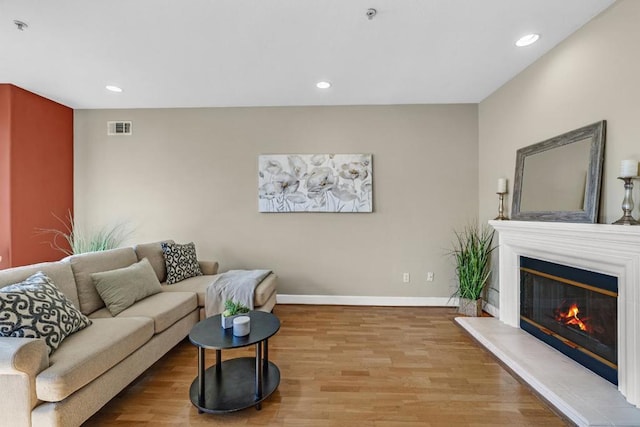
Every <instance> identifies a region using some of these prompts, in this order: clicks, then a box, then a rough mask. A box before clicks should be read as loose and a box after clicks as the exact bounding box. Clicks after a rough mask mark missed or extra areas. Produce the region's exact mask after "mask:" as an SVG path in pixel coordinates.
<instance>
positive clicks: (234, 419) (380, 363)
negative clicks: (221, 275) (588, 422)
mask: <svg viewBox="0 0 640 427" xmlns="http://www.w3.org/2000/svg"><path fill="white" fill-rule="evenodd" d="M274 313H275V314H276V315H277V316H278V317H279V318H280V320H281V322H282V326H281V329H280V331H279V332H278V334H277V335H275V336H274V337H273V338H272V339H271V340H270V341H269V353H270V359H271V360H272V361H274V362H275V363H276V364H277V365H278V367H279V368H280V372H281V375H282V381H281V383H280V386H279V387H278V390H276V392H275V393H274V394H273V395H272V396H271V397H270V398H269V399H267V400H266V401H265V402H264V403H263V405H262V410H261V411H256V410H255V409H253V408H250V409H247V410H244V411H239V412H235V413H232V414H227V415H210V414H198V412H197V410H196V409H195V408H194V407H193V405H192V404H191V402H190V400H189V396H188V390H189V386H190V384H191V382H192V381H193V379H194V378H195V376H196V373H197V367H196V361H197V357H196V348H195V347H194V346H193V345H191V344H190V343H189V341H188V339H187V340H185V341H183V342H181V343H180V344H179V345H178V346H176V347H175V348H174V349H173V350H172V351H171V352H169V353H168V354H167V355H166V356H165V357H163V358H162V359H161V360H160V361H159V362H157V363H156V364H155V365H154V366H153V367H152V368H151V369H149V370H148V371H147V372H146V373H145V374H144V375H142V376H141V377H140V378H138V380H136V382H135V383H133V384H132V385H131V386H129V387H128V388H127V389H126V390H124V391H123V392H122V393H120V395H119V396H117V397H116V398H115V399H113V400H112V401H111V402H110V403H109V404H108V405H106V406H105V407H104V408H102V410H101V411H100V412H98V413H97V414H96V415H95V416H93V417H92V418H91V419H89V420H88V421H87V423H86V425H87V426H128V425H131V426H156V425H176V426H178V425H185V426H187V425H193V426H200V425H223V426H252V425H273V426H349V427H356V426H357V427H361V426H374V427H382V426H385V427H386V426H390V427H393V426H403V427H409V426H427V427H428V426H564V425H566V424H565V422H564V421H563V420H562V419H561V418H559V417H558V416H556V415H555V414H554V413H553V412H552V411H551V410H550V409H549V408H548V407H547V406H546V405H545V404H544V403H543V402H541V401H540V400H539V399H538V398H537V397H536V396H535V395H534V394H533V393H532V392H531V391H530V390H529V389H528V388H527V387H526V386H524V385H522V384H520V383H519V382H518V381H517V380H516V379H515V378H514V377H513V376H511V374H509V373H508V372H507V371H506V370H505V369H504V368H503V367H501V366H500V365H499V364H498V362H497V361H496V360H495V359H494V358H493V357H492V356H491V355H489V353H487V352H486V351H485V350H483V349H482V348H481V347H480V346H479V345H478V344H477V343H475V342H474V341H473V340H472V339H471V338H470V337H469V336H468V335H467V334H466V333H465V332H464V331H463V330H462V329H461V328H459V327H458V326H456V325H455V324H454V323H453V318H454V317H455V312H454V309H451V308H431V307H429V308H425V307H409V308H407V307H403V308H398V307H343V306H296V305H279V306H277V307H276V309H275V311H274ZM254 351H255V350H254V347H253V346H252V347H249V348H246V349H238V350H232V351H223V357H224V358H225V359H226V358H230V357H239V356H254ZM214 361H215V352H213V351H211V352H209V351H207V365H210V364H212V363H213V362H214Z"/></svg>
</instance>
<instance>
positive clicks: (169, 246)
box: [162, 242, 202, 285]
mask: <svg viewBox="0 0 640 427" xmlns="http://www.w3.org/2000/svg"><path fill="white" fill-rule="evenodd" d="M162 253H163V254H164V262H165V264H166V265H167V285H171V284H174V283H178V282H179V281H181V280H184V279H188V278H189V277H194V276H202V271H201V270H200V264H198V257H197V256H196V245H195V244H194V243H193V242H190V243H187V244H184V245H181V244H179V243H171V242H162Z"/></svg>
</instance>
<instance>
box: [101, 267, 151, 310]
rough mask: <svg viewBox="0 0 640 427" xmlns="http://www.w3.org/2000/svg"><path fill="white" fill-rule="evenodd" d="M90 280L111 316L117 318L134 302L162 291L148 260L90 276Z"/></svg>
mask: <svg viewBox="0 0 640 427" xmlns="http://www.w3.org/2000/svg"><path fill="white" fill-rule="evenodd" d="M91 279H92V280H93V284H94V285H95V287H96V290H97V291H98V293H99V294H100V298H102V300H103V301H104V303H105V305H106V306H107V308H108V309H109V312H110V313H111V315H112V316H117V315H118V314H120V313H122V312H123V311H124V310H126V309H127V308H129V307H131V306H132V305H133V304H135V303H136V301H140V300H141V299H144V298H146V297H148V296H151V295H154V294H157V293H158V292H161V291H162V288H161V287H160V282H159V281H158V277H157V276H156V273H155V271H154V270H153V267H151V264H150V263H149V260H148V259H146V258H143V259H142V260H141V261H139V262H137V263H135V264H132V265H130V266H128V267H124V268H118V269H116V270H110V271H102V272H100V273H93V274H91Z"/></svg>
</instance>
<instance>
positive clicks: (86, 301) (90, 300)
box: [65, 248, 138, 314]
mask: <svg viewBox="0 0 640 427" xmlns="http://www.w3.org/2000/svg"><path fill="white" fill-rule="evenodd" d="M65 259H66V260H68V261H69V263H70V264H71V269H72V270H73V275H74V277H75V279H76V285H77V287H78V299H79V300H80V311H81V312H82V313H84V314H91V313H93V312H94V311H96V310H98V309H99V308H102V307H104V301H102V298H100V295H98V291H97V290H96V287H95V286H94V284H93V279H92V278H91V273H97V272H100V271H108V270H115V269H117V268H122V267H128V266H130V265H131V264H134V263H136V262H138V257H137V256H136V253H135V251H134V250H133V248H120V249H111V250H108V251H101V252H88V253H85V254H79V255H71V256H69V257H67V258H65Z"/></svg>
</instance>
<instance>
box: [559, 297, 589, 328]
mask: <svg viewBox="0 0 640 427" xmlns="http://www.w3.org/2000/svg"><path fill="white" fill-rule="evenodd" d="M562 305H563V306H564V305H565V304H564V303H563V304H562ZM578 313H580V310H579V309H578V304H576V303H573V304H571V306H569V309H568V310H566V311H562V308H559V309H556V320H557V321H558V322H562V323H563V324H565V325H573V326H577V327H578V328H580V330H581V331H585V332H591V326H590V325H589V324H588V323H586V322H588V321H589V319H588V318H585V319H582V320H581V319H580V318H579V317H578Z"/></svg>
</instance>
